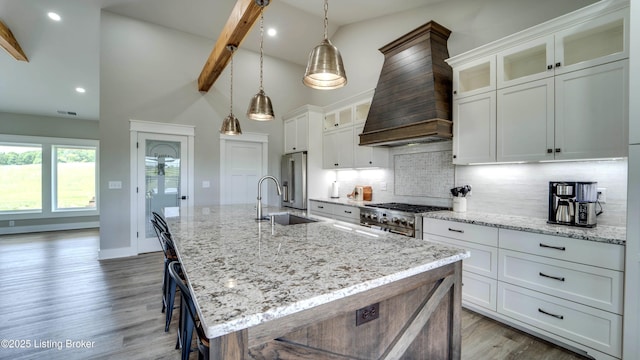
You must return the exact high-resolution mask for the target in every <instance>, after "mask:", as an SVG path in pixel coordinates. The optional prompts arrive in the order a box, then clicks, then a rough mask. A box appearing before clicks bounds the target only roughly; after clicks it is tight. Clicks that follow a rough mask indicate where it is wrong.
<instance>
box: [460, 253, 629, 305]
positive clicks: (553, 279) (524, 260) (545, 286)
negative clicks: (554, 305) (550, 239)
mask: <svg viewBox="0 0 640 360" xmlns="http://www.w3.org/2000/svg"><path fill="white" fill-rule="evenodd" d="M499 256H500V261H499V269H500V272H499V274H498V280H500V281H504V282H508V283H511V284H513V285H518V286H523V287H526V288H529V289H532V290H537V291H541V292H543V293H546V294H549V295H553V296H556V297H560V298H564V299H567V300H571V301H576V302H579V303H581V304H584V305H588V306H593V307H597V308H599V309H602V310H606V311H610V312H614V313H616V314H622V288H623V281H624V276H623V274H622V272H620V271H613V270H609V269H603V268H598V267H594V266H587V265H581V264H576V263H570V262H567V261H561V260H555V259H549V258H545V257H541V256H535V255H530V254H524V253H520V252H516V251H510V250H503V249H500V250H499ZM465 261H466V260H465Z"/></svg>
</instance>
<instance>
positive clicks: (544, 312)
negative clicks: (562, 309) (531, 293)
mask: <svg viewBox="0 0 640 360" xmlns="http://www.w3.org/2000/svg"><path fill="white" fill-rule="evenodd" d="M538 312H541V313H543V314H545V315H549V316H553V317H554V318H556V319H560V320H563V319H564V316H562V315H556V314H552V313H550V312H546V311H544V310H542V309H540V308H538Z"/></svg>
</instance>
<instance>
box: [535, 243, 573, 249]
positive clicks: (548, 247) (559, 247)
mask: <svg viewBox="0 0 640 360" xmlns="http://www.w3.org/2000/svg"><path fill="white" fill-rule="evenodd" d="M540 247H541V248H547V249H554V250H560V251H565V250H567V248H566V247H564V246H553V245H547V244H543V243H540Z"/></svg>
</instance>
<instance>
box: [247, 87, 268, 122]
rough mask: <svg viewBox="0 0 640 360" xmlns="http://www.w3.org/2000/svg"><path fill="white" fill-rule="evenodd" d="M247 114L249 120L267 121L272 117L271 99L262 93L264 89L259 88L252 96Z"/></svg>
mask: <svg viewBox="0 0 640 360" xmlns="http://www.w3.org/2000/svg"><path fill="white" fill-rule="evenodd" d="M247 116H248V117H249V119H251V120H258V121H269V120H273V119H274V117H275V116H274V113H273V106H272V105H271V99H269V97H268V96H267V94H265V93H264V90H262V89H260V91H258V93H257V94H255V95H254V96H253V98H252V99H251V102H250V103H249V110H248V111H247Z"/></svg>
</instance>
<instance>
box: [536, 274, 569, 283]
mask: <svg viewBox="0 0 640 360" xmlns="http://www.w3.org/2000/svg"><path fill="white" fill-rule="evenodd" d="M540 276H542V277H546V278H549V279H553V280H558V281H564V277H560V276H551V275H547V274H545V273H540Z"/></svg>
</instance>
